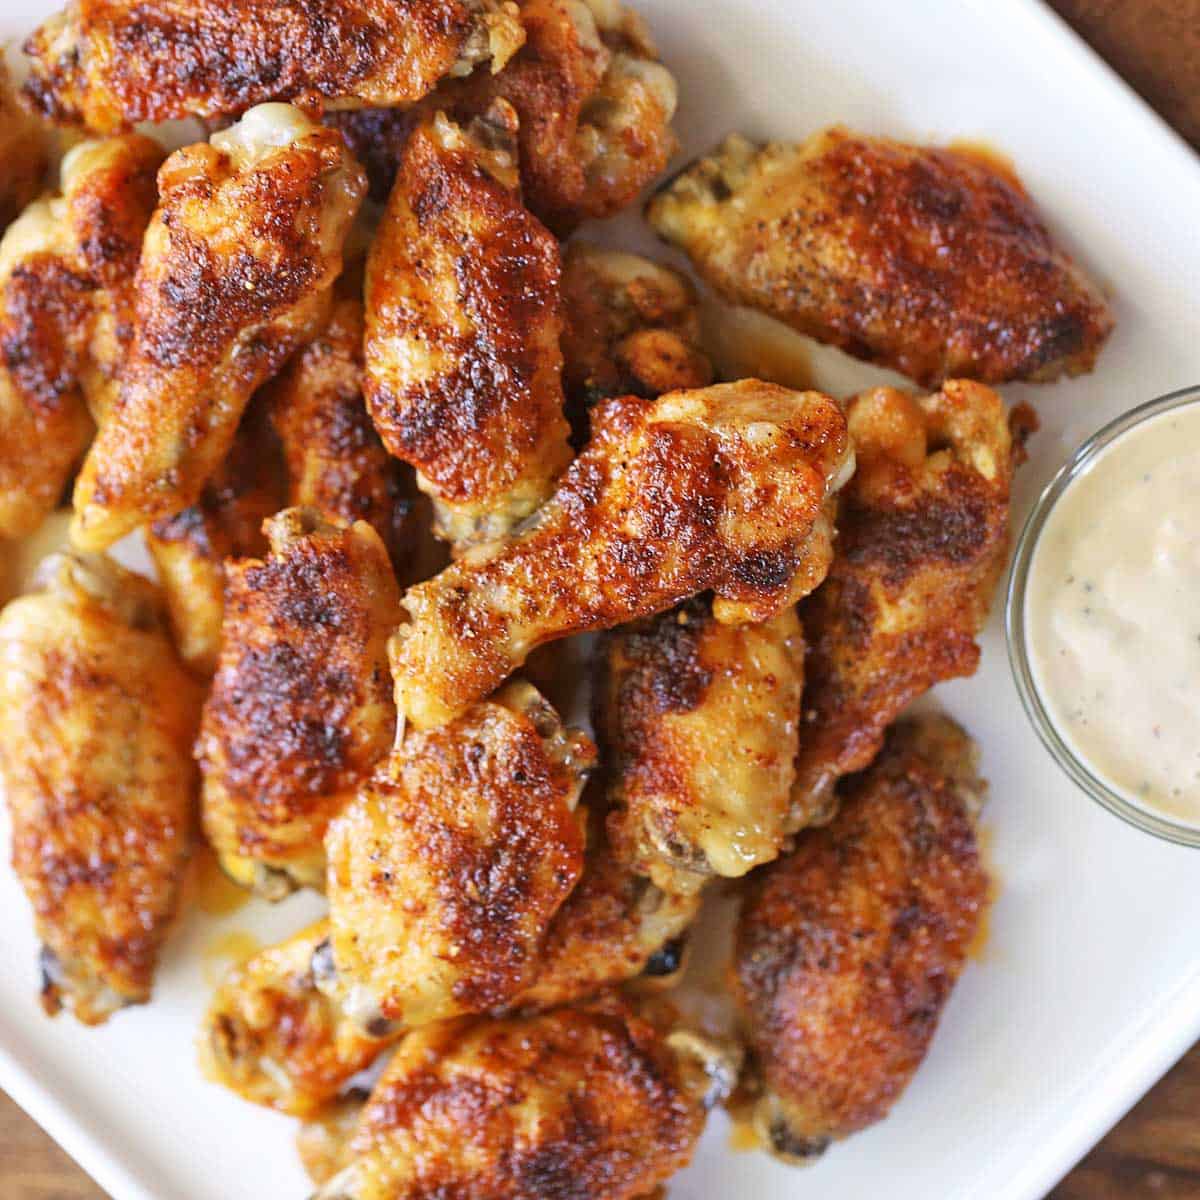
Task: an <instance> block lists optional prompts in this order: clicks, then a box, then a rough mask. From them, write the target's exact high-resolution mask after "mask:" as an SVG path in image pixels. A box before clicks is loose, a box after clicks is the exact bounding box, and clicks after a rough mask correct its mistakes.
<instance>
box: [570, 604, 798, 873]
mask: <svg viewBox="0 0 1200 1200" xmlns="http://www.w3.org/2000/svg"><path fill="white" fill-rule="evenodd" d="M803 682H804V638H803V636H802V634H801V631H800V622H799V621H798V620H797V619H796V611H795V609H794V608H791V607H789V608H786V609H784V610H783V612H781V613H779V614H778V615H777V616H775V617H773V618H772V619H771V620H770V621H767V622H765V623H763V624H760V625H741V626H729V625H722V624H721V623H720V622H718V621H716V620H714V618H713V616H712V613H711V611H710V608H709V605H708V602H707V601H705V600H702V599H699V598H697V599H694V600H691V601H689V602H688V603H686V604H684V605H682V606H681V607H680V608H678V609H673V610H671V611H669V612H666V613H663V614H661V615H660V616H658V617H655V618H653V619H651V620H649V621H645V622H640V623H638V624H634V625H627V626H624V627H623V628H621V629H617V630H613V631H612V632H611V633H607V634H605V635H604V637H603V638H602V639H601V640H600V642H599V643H598V644H597V648H596V680H595V690H594V693H593V705H594V707H595V714H596V715H595V724H596V729H597V734H598V737H599V739H600V744H601V746H602V748H603V749H604V751H605V753H606V756H607V761H608V768H609V778H610V781H611V782H610V786H609V798H610V801H611V803H612V805H613V812H612V814H611V815H610V817H609V826H608V827H609V834H610V836H611V837H612V839H613V843H614V845H615V847H616V850H617V854H618V856H619V857H620V858H621V859H622V860H623V861H626V862H630V863H632V864H634V865H635V866H636V868H637V869H638V870H640V871H641V872H643V873H644V874H646V875H649V876H650V878H652V879H653V880H654V882H655V883H656V884H657V885H658V886H659V887H660V888H663V889H664V890H665V891H668V892H682V893H687V892H695V891H698V890H699V889H700V888H701V887H702V886H703V885H704V884H705V883H707V882H708V881H709V880H710V879H711V878H712V877H713V876H717V875H720V876H725V877H737V876H740V875H744V874H746V872H747V871H749V870H751V868H753V867H756V866H758V865H760V864H761V863H765V862H770V861H771V860H772V859H773V858H775V857H776V856H777V855H778V854H779V851H780V849H781V847H782V845H783V842H784V839H785V837H786V836H787V834H788V833H789V832H791V829H790V826H789V819H790V816H791V797H792V788H793V785H794V783H795V777H796V767H795V760H796V752H797V750H798V748H799V722H800V694H801V687H802V685H803Z"/></svg>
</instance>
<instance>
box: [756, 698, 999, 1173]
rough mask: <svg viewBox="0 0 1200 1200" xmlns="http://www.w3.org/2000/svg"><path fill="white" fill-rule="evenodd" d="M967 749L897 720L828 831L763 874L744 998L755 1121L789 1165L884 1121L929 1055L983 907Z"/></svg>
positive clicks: (938, 726)
mask: <svg viewBox="0 0 1200 1200" xmlns="http://www.w3.org/2000/svg"><path fill="white" fill-rule="evenodd" d="M975 761H976V753H975V748H974V745H973V743H972V742H971V740H970V739H969V738H968V737H967V736H966V734H964V733H963V731H962V730H961V729H959V728H958V726H956V725H954V724H953V722H950V721H948V720H946V719H945V718H925V719H921V720H918V721H914V722H910V723H906V724H902V725H899V726H897V727H896V728H895V729H894V730H893V731H892V732H891V733H890V734H889V737H888V743H887V747H886V748H885V749H884V751H883V752H882V754H880V756H879V758H878V759H877V760H876V762H875V765H874V766H873V767H871V768H870V769H869V770H868V771H866V772H864V773H863V774H862V775H858V776H855V777H853V778H850V779H847V780H846V781H845V782H844V784H843V785H842V788H841V792H842V805H841V810H840V812H839V813H838V815H837V817H836V818H835V819H834V821H833V823H832V824H831V825H828V826H826V827H825V828H823V829H815V830H810V831H808V832H806V833H805V834H803V835H802V836H801V838H800V839H799V842H798V843H797V846H796V850H795V852H794V853H793V854H791V855H789V856H788V857H786V858H783V859H780V860H779V861H778V862H776V863H774V864H773V865H771V866H769V867H767V868H766V869H765V870H764V871H761V872H759V873H757V874H755V875H754V876H753V877H752V879H751V881H750V885H749V890H748V892H747V895H746V900H745V905H744V908H743V911H742V915H741V920H740V924H739V927H738V933H737V948H736V954H735V994H736V996H737V999H738V1001H739V1004H740V1008H741V1014H742V1021H743V1024H744V1029H745V1034H746V1038H747V1041H748V1044H749V1051H750V1064H749V1072H748V1076H747V1078H744V1080H743V1085H744V1086H745V1085H746V1084H747V1083H748V1084H749V1090H750V1093H751V1097H752V1098H753V1096H754V1095H755V1094H757V1100H756V1102H755V1104H754V1122H755V1124H756V1125H757V1126H758V1128H759V1131H760V1133H761V1134H762V1135H763V1137H764V1139H765V1140H766V1142H767V1144H768V1145H769V1146H770V1147H771V1148H772V1150H774V1152H775V1153H777V1154H779V1155H780V1156H782V1157H784V1158H787V1159H792V1160H796V1159H800V1160H802V1159H805V1158H809V1157H812V1156H813V1155H816V1154H820V1153H821V1152H822V1151H823V1150H824V1149H825V1147H826V1146H827V1145H828V1144H829V1143H830V1142H831V1141H833V1140H836V1139H838V1138H842V1137H845V1136H847V1135H848V1134H851V1133H854V1132H856V1131H858V1130H860V1129H863V1128H865V1127H866V1126H868V1125H871V1124H873V1123H874V1122H876V1121H879V1120H882V1119H883V1118H884V1117H885V1116H886V1115H887V1113H888V1111H889V1110H890V1108H891V1107H892V1104H893V1103H894V1102H895V1101H896V1099H897V1098H898V1097H899V1096H900V1094H901V1093H902V1092H903V1091H904V1089H905V1088H906V1087H907V1086H908V1083H909V1081H910V1080H911V1079H912V1076H913V1074H914V1073H915V1071H916V1070H917V1068H918V1067H919V1066H920V1064H921V1060H922V1059H923V1058H924V1057H925V1052H926V1050H927V1049H928V1048H929V1043H930V1040H931V1039H932V1037H933V1034H934V1031H935V1030H936V1028H937V1024H938V1020H939V1018H940V1016H941V1012H942V1009H943V1007H944V1006H945V1003H946V1000H947V998H948V997H949V995H950V992H951V989H952V988H953V987H954V984H955V982H956V981H957V979H958V976H959V973H960V972H961V971H962V969H963V966H964V965H965V962H966V957H967V951H968V948H969V946H970V944H971V940H972V938H973V937H974V935H975V931H976V929H977V927H978V924H979V921H980V918H981V915H982V913H983V910H984V906H985V904H986V902H987V892H988V882H987V876H986V875H985V874H984V871H983V868H982V866H981V865H980V861H979V851H978V847H977V843H976V835H975V824H974V816H975V812H976V810H977V808H978V804H979V800H980V798H981V796H982V792H983V789H984V786H985V785H983V784H982V783H981V781H980V780H979V779H978V778H976V776H975Z"/></svg>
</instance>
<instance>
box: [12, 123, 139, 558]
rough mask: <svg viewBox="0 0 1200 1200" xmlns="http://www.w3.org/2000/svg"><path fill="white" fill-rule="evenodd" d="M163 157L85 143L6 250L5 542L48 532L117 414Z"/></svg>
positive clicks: (117, 141)
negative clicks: (116, 395)
mask: <svg viewBox="0 0 1200 1200" xmlns="http://www.w3.org/2000/svg"><path fill="white" fill-rule="evenodd" d="M162 158H163V151H162V148H161V147H160V146H159V144H158V143H157V142H155V141H152V140H151V139H150V138H146V137H141V136H140V135H138V134H129V135H128V136H126V137H120V138H112V139H110V140H108V141H103V142H83V143H81V144H79V145H78V146H76V147H74V148H73V149H72V150H71V151H70V152H69V153H68V154H67V155H66V157H65V158H64V159H63V162H62V168H61V191H60V192H59V194H57V195H47V196H43V197H42V198H41V199H39V200H36V201H34V202H33V203H32V204H31V205H30V206H29V207H28V208H27V209H26V210H25V211H24V212H23V213H22V214H21V216H20V217H19V218H18V219H17V220H16V221H15V222H13V224H12V225H10V226H9V227H8V230H7V232H6V233H5V235H4V239H3V241H0V538H3V537H17V536H20V535H23V534H28V533H32V532H33V531H34V530H35V529H36V528H37V527H38V525H40V524H41V522H42V520H43V519H44V518H45V517H46V516H47V515H48V514H49V512H50V511H51V510H52V509H53V508H54V506H55V505H56V504H57V503H58V501H59V499H60V497H61V496H62V494H63V491H64V489H65V488H66V485H67V483H68V481H69V479H70V477H71V472H72V471H73V469H74V467H75V465H76V464H77V463H78V461H79V459H80V458H81V457H82V456H83V453H84V451H85V450H86V448H87V444H88V442H89V440H90V439H91V436H92V431H93V424H92V419H91V417H90V416H89V414H88V409H89V408H90V409H91V412H92V414H93V415H95V416H96V417H97V418H99V417H100V416H101V415H102V413H103V411H104V410H105V409H106V407H107V406H108V401H109V394H110V391H111V388H112V381H113V379H114V377H115V374H116V369H117V364H118V363H119V361H120V359H121V357H122V355H123V353H124V346H125V340H126V338H127V336H128V333H127V330H128V316H129V307H130V303H131V298H132V288H131V284H130V280H131V279H132V276H133V272H134V268H135V267H136V264H137V258H138V253H139V251H140V248H141V242H142V234H143V232H144V231H145V228H146V225H147V223H148V222H149V220H150V214H151V212H152V211H153V209H154V202H155V190H154V174H155V171H156V170H157V169H158V165H159V163H160V162H161V161H162Z"/></svg>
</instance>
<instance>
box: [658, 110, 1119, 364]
mask: <svg viewBox="0 0 1200 1200" xmlns="http://www.w3.org/2000/svg"><path fill="white" fill-rule="evenodd" d="M648 215H649V219H650V222H651V224H652V225H653V226H654V228H655V229H656V230H657V231H658V233H659V234H660V235H661V236H662V237H664V238H666V239H667V241H669V242H673V243H674V244H676V245H677V246H680V247H682V248H683V249H684V250H685V251H686V252H687V253H688V255H689V256H690V257H691V259H692V261H693V263H694V264H695V265H696V268H697V270H698V271H699V272H700V273H701V275H703V276H704V278H705V279H706V280H707V281H708V282H709V283H710V284H711V285H712V286H713V287H714V288H715V289H716V290H717V291H718V292H719V293H720V294H721V295H722V296H724V297H725V298H726V299H727V300H731V301H733V302H735V303H738V304H747V305H750V306H752V307H754V308H759V309H762V310H763V311H764V312H767V313H769V314H770V315H771V316H773V317H777V318H778V319H779V320H781V321H784V322H786V323H787V324H789V325H791V326H793V327H794V328H795V329H798V330H799V331H800V332H801V333H805V334H808V335H809V336H811V337H814V338H816V339H817V340H818V341H821V342H828V343H830V344H832V345H834V346H838V347H840V348H841V349H843V350H846V351H848V352H849V353H850V354H853V355H855V356H856V357H858V358H862V359H866V360H867V361H869V362H875V363H879V364H880V365H882V366H885V367H892V368H894V369H895V370H897V371H901V372H902V373H903V374H905V375H908V376H910V377H911V378H913V379H915V380H916V381H917V382H918V383H920V384H921V385H922V386H925V387H936V386H938V385H939V384H940V383H941V382H942V381H943V380H945V379H950V378H954V377H956V376H962V377H964V378H968V379H978V380H981V381H982V382H984V383H1003V382H1006V381H1008V380H1014V379H1027V380H1035V381H1046V380H1051V379H1055V378H1057V377H1058V376H1060V375H1063V374H1068V375H1076V374H1079V373H1080V372H1083V371H1090V370H1091V369H1092V366H1093V364H1094V363H1095V360H1096V355H1097V354H1098V353H1099V351H1100V347H1101V345H1102V344H1103V343H1104V340H1105V338H1106V337H1107V336H1108V334H1109V332H1110V331H1111V329H1112V326H1113V316H1112V312H1111V310H1110V308H1109V306H1108V303H1107V301H1106V300H1105V298H1104V296H1103V294H1102V293H1101V291H1100V289H1099V288H1098V287H1097V286H1096V285H1095V284H1094V283H1093V282H1092V281H1091V280H1090V279H1088V277H1087V276H1086V275H1085V274H1084V273H1083V271H1081V270H1080V268H1079V267H1078V266H1077V265H1076V264H1075V263H1074V262H1073V261H1072V260H1071V257H1070V256H1069V255H1068V254H1067V253H1066V252H1065V251H1063V250H1062V249H1060V248H1059V247H1058V246H1057V245H1055V243H1054V241H1053V240H1052V239H1051V237H1050V234H1049V232H1048V231H1047V229H1046V227H1045V225H1044V224H1043V223H1042V220H1041V217H1040V216H1039V215H1038V212H1037V209H1036V208H1035V207H1034V205H1033V202H1032V201H1031V200H1030V198H1029V196H1028V195H1027V194H1026V192H1025V190H1024V188H1022V186H1021V185H1020V183H1019V182H1018V181H1017V180H1016V179H1015V177H1010V176H1008V175H1007V174H1005V173H1002V172H1000V171H998V170H996V169H995V168H994V167H992V166H989V165H988V164H987V163H985V162H984V161H982V160H981V159H979V158H977V157H973V156H968V155H965V154H961V153H957V152H955V151H953V150H938V149H931V148H928V147H921V146H906V145H903V144H901V143H899V142H893V141H888V140H886V139H883V138H868V137H864V136H862V135H859V134H855V133H851V132H849V131H848V130H845V129H840V128H834V129H829V130H826V131H825V132H823V133H818V134H815V135H814V136H813V137H811V138H809V139H808V140H807V141H806V142H803V143H801V144H800V145H798V146H794V145H784V144H781V143H770V144H768V145H766V146H762V147H758V146H755V145H753V144H751V143H750V142H748V141H747V140H746V139H745V138H743V137H740V136H738V135H736V134H735V135H733V136H732V137H730V138H728V139H727V140H726V141H725V142H724V143H723V144H722V145H721V146H719V147H718V148H717V150H716V151H715V152H714V154H713V155H712V157H710V158H705V159H701V160H700V161H699V162H697V163H695V164H694V165H693V166H692V167H690V168H689V169H688V170H687V171H685V172H684V173H683V174H682V175H680V176H679V177H678V178H676V179H675V180H674V182H672V183H671V185H670V186H669V187H668V188H666V189H665V190H664V191H663V192H661V193H660V194H659V195H658V196H657V197H656V198H655V199H654V201H653V202H652V203H651V205H650V207H649V212H648Z"/></svg>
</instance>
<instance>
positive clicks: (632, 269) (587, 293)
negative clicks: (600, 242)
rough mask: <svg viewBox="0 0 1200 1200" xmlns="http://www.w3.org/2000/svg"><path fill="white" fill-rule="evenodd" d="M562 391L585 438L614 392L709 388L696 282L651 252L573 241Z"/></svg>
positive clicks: (566, 283) (566, 277) (566, 273)
mask: <svg viewBox="0 0 1200 1200" xmlns="http://www.w3.org/2000/svg"><path fill="white" fill-rule="evenodd" d="M562 292H563V311H564V317H565V320H566V323H565V325H564V327H563V336H562V352H563V389H564V391H565V392H566V397H567V412H568V416H569V418H570V421H571V425H572V428H573V429H574V430H575V433H576V436H577V437H579V438H580V440H583V441H586V433H587V424H588V421H587V414H588V411H589V410H590V409H591V408H592V406H593V405H595V404H597V403H598V402H599V401H601V400H607V399H609V398H610V397H611V396H624V395H630V394H632V395H635V396H644V397H646V398H647V399H654V398H656V397H658V396H661V395H662V394H663V393H664V392H676V391H681V390H684V389H687V388H700V387H707V386H708V385H709V384H710V383H711V382H712V379H713V368H712V363H711V362H709V360H708V356H707V355H706V354H705V352H704V350H703V349H702V348H701V346H700V314H699V309H698V307H697V302H696V293H695V291H694V290H693V288H692V285H691V284H690V283H689V282H688V281H687V280H686V279H685V278H684V277H683V276H682V275H680V274H679V273H678V272H677V271H672V270H671V269H670V268H669V267H664V266H660V265H659V264H658V263H655V262H651V261H650V260H649V259H648V258H640V257H638V255H636V254H625V253H622V252H621V251H618V250H602V249H601V248H600V247H599V246H593V245H590V244H589V243H587V242H572V243H571V244H570V245H569V246H568V247H567V251H566V255H565V256H564V259H563V280H562Z"/></svg>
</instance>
